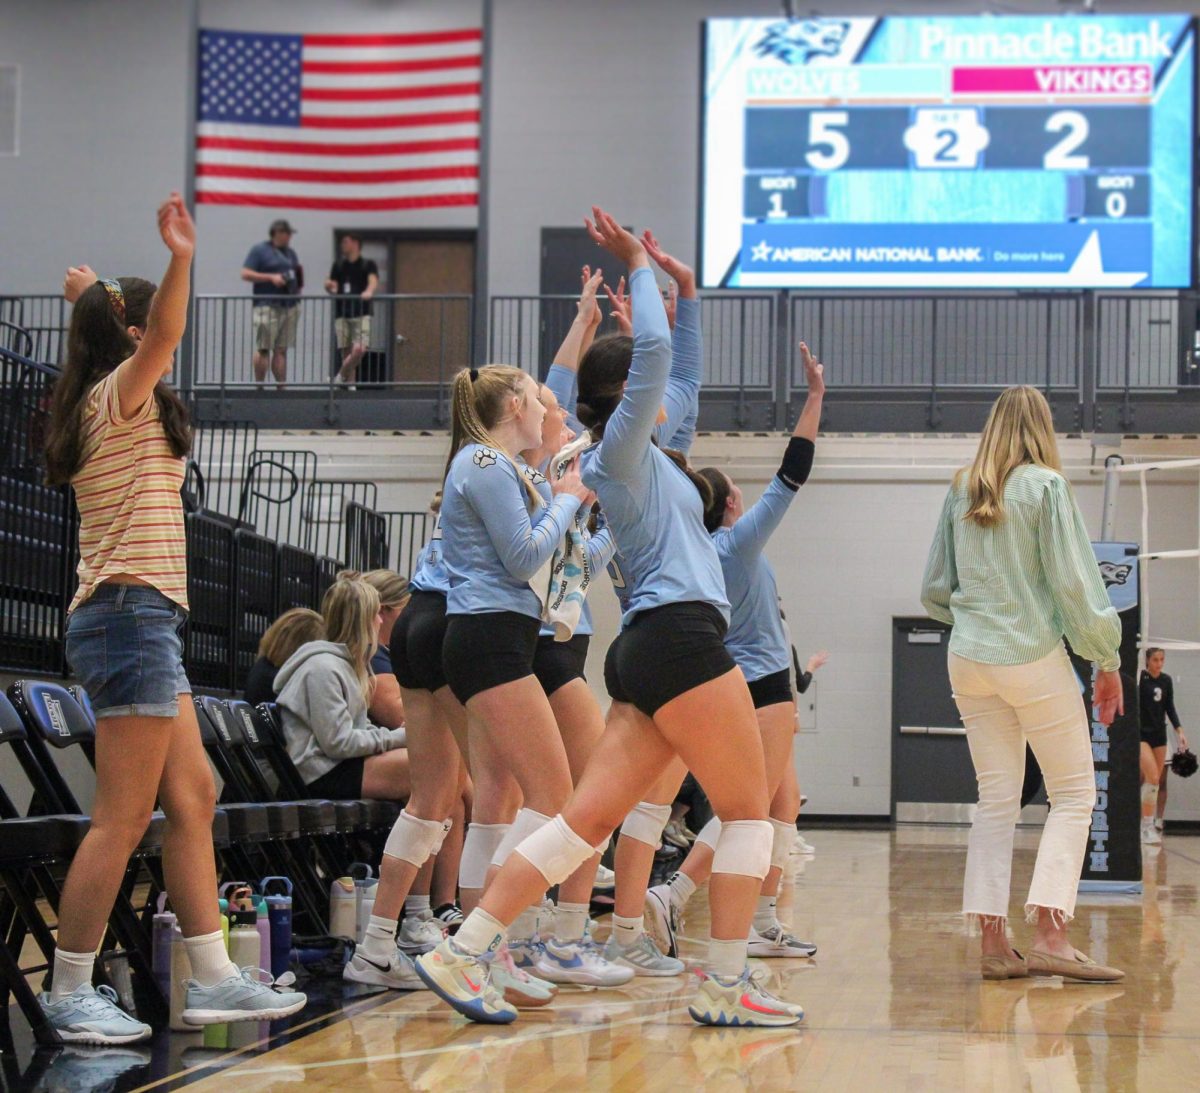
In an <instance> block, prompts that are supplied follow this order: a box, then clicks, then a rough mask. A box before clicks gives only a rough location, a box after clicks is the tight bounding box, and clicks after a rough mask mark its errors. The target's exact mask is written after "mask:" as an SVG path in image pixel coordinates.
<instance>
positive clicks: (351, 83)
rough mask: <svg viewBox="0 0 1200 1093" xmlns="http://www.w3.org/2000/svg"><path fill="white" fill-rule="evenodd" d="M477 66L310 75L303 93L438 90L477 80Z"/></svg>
mask: <svg viewBox="0 0 1200 1093" xmlns="http://www.w3.org/2000/svg"><path fill="white" fill-rule="evenodd" d="M479 75H480V72H479V66H478V65H476V66H475V67H474V68H446V69H442V70H441V71H439V72H351V73H342V74H334V75H321V74H316V75H312V74H309V75H307V76H305V77H304V90H305V91H309V90H312V89H314V88H327V87H344V88H353V87H440V86H441V85H442V84H455V83H463V82H464V81H468V80H470V81H478V80H479Z"/></svg>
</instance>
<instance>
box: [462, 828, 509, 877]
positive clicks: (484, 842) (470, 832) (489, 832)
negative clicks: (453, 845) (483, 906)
mask: <svg viewBox="0 0 1200 1093" xmlns="http://www.w3.org/2000/svg"><path fill="white" fill-rule="evenodd" d="M511 826H512V825H511V824H477V823H472V824H470V825H468V827H467V835H466V838H465V839H463V852H462V861H461V862H459V865H458V886H459V887H460V888H473V889H478V888H482V887H483V883H484V881H485V880H486V879H487V871H488V866H489V865H490V864H491V861H492V855H493V854H495V853H496V849H497V848H498V847H499V846H500V843H501V842H502V841H503V839H504V836H505V835H507V834H508V829H509V828H510V827H511Z"/></svg>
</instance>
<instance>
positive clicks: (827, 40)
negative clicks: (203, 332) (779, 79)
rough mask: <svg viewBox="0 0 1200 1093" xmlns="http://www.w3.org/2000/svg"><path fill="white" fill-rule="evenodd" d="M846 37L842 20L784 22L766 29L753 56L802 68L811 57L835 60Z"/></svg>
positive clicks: (846, 23) (846, 21) (847, 31)
mask: <svg viewBox="0 0 1200 1093" xmlns="http://www.w3.org/2000/svg"><path fill="white" fill-rule="evenodd" d="M849 33H850V23H849V21H848V20H845V19H785V20H781V21H780V22H778V23H772V24H771V25H770V26H769V27H767V29H766V30H765V31H764V32H763V36H762V38H761V39H760V40H759V42H758V43H757V44H756V45H755V47H754V52H755V53H757V54H758V55H759V56H760V57H775V58H776V59H778V60H780V61H782V62H783V63H784V64H785V65H804V64H808V62H809V61H810V60H811V59H812V58H813V57H836V56H837V55H838V54H839V53H840V52H841V50H842V46H843V45H845V43H846V38H847V36H848V35H849Z"/></svg>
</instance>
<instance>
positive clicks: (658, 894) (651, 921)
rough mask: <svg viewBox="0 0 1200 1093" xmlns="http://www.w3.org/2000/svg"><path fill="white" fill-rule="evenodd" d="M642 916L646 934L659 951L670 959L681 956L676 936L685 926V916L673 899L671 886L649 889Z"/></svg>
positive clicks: (662, 885)
mask: <svg viewBox="0 0 1200 1093" xmlns="http://www.w3.org/2000/svg"><path fill="white" fill-rule="evenodd" d="M642 914H643V915H644V916H645V921H646V933H648V934H649V935H650V937H651V938H652V939H653V941H654V944H655V945H657V946H658V951H659V952H660V953H666V955H667V956H670V957H677V956H679V947H678V945H677V944H676V940H675V935H676V934H677V933H678V932H679V927H680V926H682V925H683V914H682V913H681V911H680V910H679V908H678V907H676V906H675V903H674V901H673V900H672V899H671V886H670V885H669V884H656V885H655V886H654V887H653V888H650V889H647V891H646V901H645V903H644V905H643V907H642Z"/></svg>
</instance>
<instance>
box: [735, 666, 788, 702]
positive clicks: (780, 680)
mask: <svg viewBox="0 0 1200 1093" xmlns="http://www.w3.org/2000/svg"><path fill="white" fill-rule="evenodd" d="M746 685H747V686H748V687H749V688H750V697H751V698H752V699H754V708H755V709H756V710H761V709H762V708H763V707H764V706H777V705H778V704H779V703H780V702H794V701H795V700H796V692H795V691H793V690H792V671H791V669H790V668H784V669H782V670H781V671H778V672H772V673H771V674H770V675H769V676H763V677H762V678H761V679H753V680H750V681H749V682H748V683H747V684H746Z"/></svg>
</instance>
